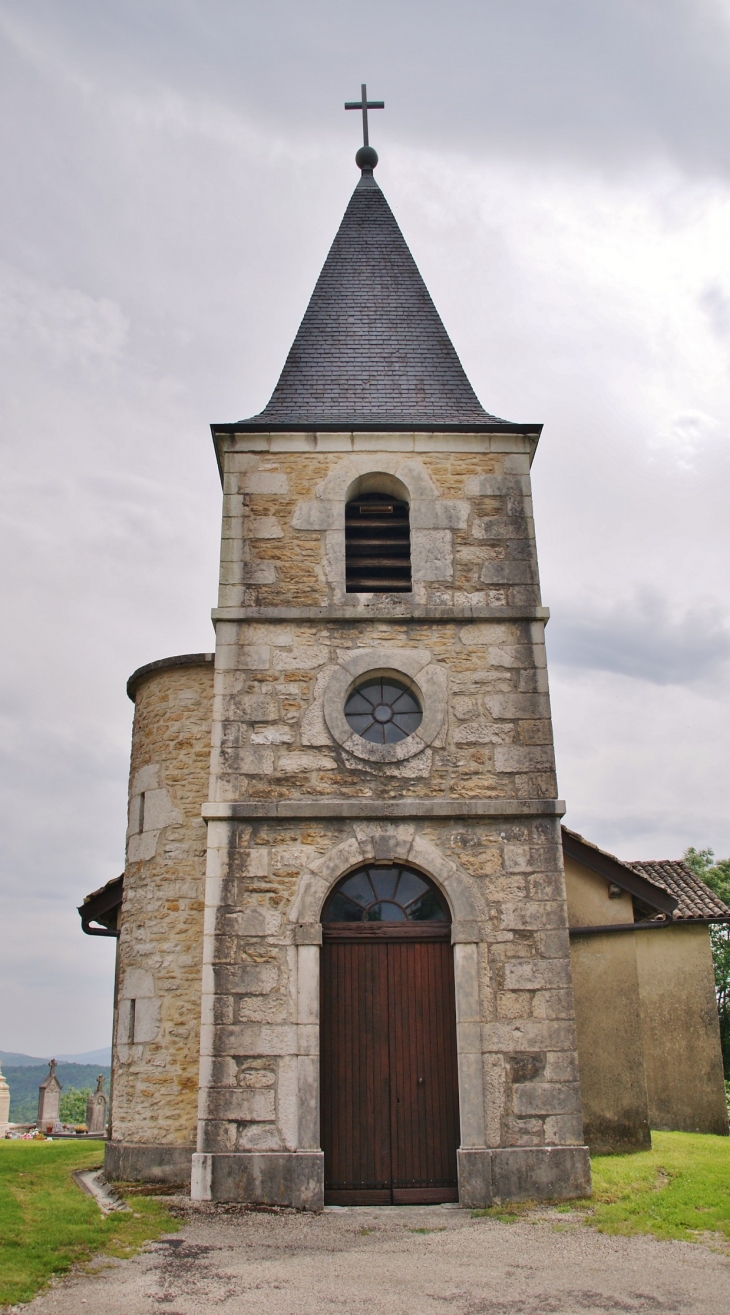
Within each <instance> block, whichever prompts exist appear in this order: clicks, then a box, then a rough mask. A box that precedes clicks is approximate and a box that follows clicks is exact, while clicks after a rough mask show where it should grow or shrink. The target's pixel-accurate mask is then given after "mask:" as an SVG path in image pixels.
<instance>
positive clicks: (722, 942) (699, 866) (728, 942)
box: [684, 846, 730, 1080]
mask: <svg viewBox="0 0 730 1315" xmlns="http://www.w3.org/2000/svg"><path fill="white" fill-rule="evenodd" d="M684 861H685V863H686V864H687V867H689V868H691V869H692V871H693V872H694V873H695V875H696V876H698V877H701V879H702V880H703V881H704V882H706V883H707V885H708V886H709V887H710V889H711V890H713V891H714V892H715V894H716V895H717V896H718V897H719V898H720V899H721V900H723V901H724V902H725V904H728V905H730V858H723V859H720V860H719V862H717V863H716V862H715V853H714V850H712V849H694V848H693V847H692V846H690V848H689V849H687V850H685V854H684ZM710 943H711V945H712V962H713V964H714V967H715V994H716V996H717V1011H718V1014H719V1016H720V1041H721V1043H722V1062H723V1067H724V1069H725V1079H726V1080H730V926H728V924H727V923H722V922H718V923H716V924H715V925H714V926H712V927H710Z"/></svg>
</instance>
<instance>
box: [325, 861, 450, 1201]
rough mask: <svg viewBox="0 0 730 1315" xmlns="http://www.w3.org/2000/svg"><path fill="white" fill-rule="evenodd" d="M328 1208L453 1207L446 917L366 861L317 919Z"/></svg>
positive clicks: (439, 901)
mask: <svg viewBox="0 0 730 1315" xmlns="http://www.w3.org/2000/svg"><path fill="white" fill-rule="evenodd" d="M322 924H323V925H322V940H323V944H322V972H321V977H320V982H321V1013H320V1018H321V1056H322V1058H321V1066H322V1074H321V1093H322V1122H321V1128H322V1149H323V1151H324V1166H325V1168H324V1172H325V1204H329V1205H391V1204H392V1205H413V1204H429V1203H435V1202H439V1201H456V1200H458V1190H457V1177H456V1150H457V1146H458V1144H459V1102H458V1086H457V1060H456V1010H455V1003H454V969H453V955H452V949H451V918H450V914H449V911H448V908H447V905H446V902H445V900H444V898H443V896H442V895H441V893H440V892H439V891H438V890H437V889H436V887H435V886H434V885H433V884H432V883H431V882H430V881H428V880H427V878H426V877H424V876H423V874H422V873H420V872H417V871H416V870H415V869H414V868H411V867H408V866H407V865H404V864H400V863H394V864H386V863H374V864H370V865H368V866H366V867H362V868H358V869H357V870H356V871H355V872H351V873H350V874H349V875H348V876H347V877H345V878H344V879H343V880H342V881H340V882H339V883H338V885H337V886H336V887H335V889H334V890H333V891H332V893H331V895H330V896H329V899H328V900H327V903H326V905H325V907H324V911H323V914H322Z"/></svg>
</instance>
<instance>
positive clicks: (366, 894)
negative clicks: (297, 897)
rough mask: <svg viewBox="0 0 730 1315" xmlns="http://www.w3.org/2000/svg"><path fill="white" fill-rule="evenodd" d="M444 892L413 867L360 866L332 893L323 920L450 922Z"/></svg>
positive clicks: (397, 864)
mask: <svg viewBox="0 0 730 1315" xmlns="http://www.w3.org/2000/svg"><path fill="white" fill-rule="evenodd" d="M450 921H451V918H450V915H449V911H448V908H447V907H446V902H445V900H444V898H443V896H442V895H441V894H440V892H439V891H438V890H437V889H436V887H435V886H434V885H433V884H432V882H430V881H428V879H427V878H426V877H424V876H423V875H422V874H421V873H420V872H416V871H415V870H414V869H413V868H408V867H404V866H403V865H402V864H401V863H396V864H387V865H380V864H373V865H372V866H368V867H364V868H358V869H357V871H356V872H351V873H350V875H349V876H348V877H345V878H344V879H343V880H342V881H340V882H339V883H338V884H337V885H336V886H335V889H334V890H333V892H332V894H331V895H330V897H329V899H328V901H327V903H326V905H325V908H324V912H323V913H322V922H324V923H331V922H450Z"/></svg>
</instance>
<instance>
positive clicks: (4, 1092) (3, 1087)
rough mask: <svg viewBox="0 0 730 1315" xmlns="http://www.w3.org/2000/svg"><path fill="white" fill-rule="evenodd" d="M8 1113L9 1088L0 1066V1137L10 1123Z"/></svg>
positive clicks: (3, 1134)
mask: <svg viewBox="0 0 730 1315" xmlns="http://www.w3.org/2000/svg"><path fill="white" fill-rule="evenodd" d="M9 1115H10V1088H9V1086H8V1084H7V1082H6V1081H5V1078H4V1077H3V1071H2V1068H0V1137H4V1136H5V1133H6V1132H7V1130H8V1128H9V1127H10V1124H9V1123H8V1118H9Z"/></svg>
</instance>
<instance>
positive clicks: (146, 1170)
mask: <svg viewBox="0 0 730 1315" xmlns="http://www.w3.org/2000/svg"><path fill="white" fill-rule="evenodd" d="M193 1149H194V1148H193V1147H192V1146H141V1145H134V1144H131V1143H129V1142H120V1141H108V1142H107V1143H106V1146H105V1148H104V1176H105V1177H106V1178H108V1179H109V1180H110V1181H112V1180H116V1181H119V1182H125V1183H138V1182H139V1183H185V1184H187V1183H189V1182H190V1162H191V1159H192V1156H193Z"/></svg>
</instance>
